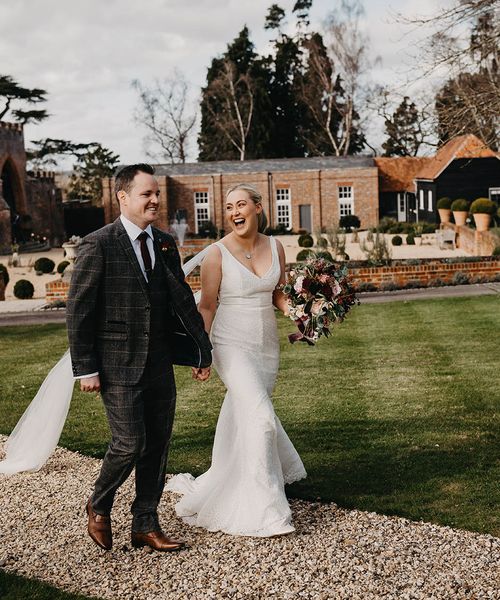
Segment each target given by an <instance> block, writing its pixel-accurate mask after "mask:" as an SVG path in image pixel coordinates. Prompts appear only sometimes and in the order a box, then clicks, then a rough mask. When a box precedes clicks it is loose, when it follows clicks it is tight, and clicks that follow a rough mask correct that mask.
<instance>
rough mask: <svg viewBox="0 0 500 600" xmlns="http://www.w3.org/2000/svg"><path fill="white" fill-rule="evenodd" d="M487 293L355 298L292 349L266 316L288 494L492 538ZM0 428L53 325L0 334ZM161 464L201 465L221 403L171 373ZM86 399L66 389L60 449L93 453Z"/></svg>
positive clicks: (98, 436) (91, 407) (51, 338)
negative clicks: (166, 447) (302, 473)
mask: <svg viewBox="0 0 500 600" xmlns="http://www.w3.org/2000/svg"><path fill="white" fill-rule="evenodd" d="M499 309H500V302H499V300H498V298H497V297H495V296H483V297H474V298H458V299H457V298H453V299H439V300H416V301H412V302H391V303H387V304H366V305H361V306H359V307H356V308H355V309H354V310H353V312H352V314H351V315H350V316H349V318H348V319H347V320H346V321H345V323H343V324H342V325H341V326H340V327H338V328H337V329H336V331H335V334H334V336H333V337H332V338H331V339H329V340H322V341H321V342H320V343H319V344H318V345H317V346H316V347H315V348H309V347H307V346H305V345H295V346H292V345H290V344H289V343H288V341H287V339H286V334H287V333H288V332H290V331H292V330H293V324H292V323H291V322H290V321H287V320H285V319H280V321H279V324H280V330H281V334H282V363H281V364H282V368H281V371H280V375H279V379H278V384H277V388H276V392H275V406H276V411H277V413H278V415H279V416H280V418H281V419H282V421H283V424H284V426H285V429H286V430H287V432H288V434H289V435H290V437H291V439H292V441H293V442H294V444H295V445H296V447H297V449H298V450H299V452H300V454H301V456H302V458H303V460H304V463H305V465H306V469H307V470H308V473H309V477H308V478H307V479H306V480H304V481H302V482H299V483H298V484H295V485H293V486H290V488H289V495H290V496H292V497H300V498H309V499H318V498H319V499H321V500H324V501H335V502H337V503H338V504H339V505H341V506H345V507H356V508H360V509H366V510H373V511H377V512H381V513H385V514H397V515H402V516H405V517H409V518H411V519H423V520H426V521H434V522H437V523H442V524H446V525H452V526H455V527H462V528H466V529H471V530H476V531H481V532H490V533H493V534H495V535H500V516H499V514H498V509H497V507H498V506H499V505H500V497H499V488H498V480H499V475H500V469H499V453H498V448H499V447H500V440H499V431H500V423H499V421H500V419H499V407H500V386H499V375H498V372H499V371H498V358H499V350H498V339H499V333H500V310H499ZM0 335H1V339H2V344H0V367H1V372H2V374H3V376H2V380H1V383H0V386H1V393H0V402H1V404H0V432H2V433H9V432H10V431H11V429H12V427H13V426H14V425H15V423H16V421H17V419H18V418H19V416H20V415H21V414H22V412H23V410H24V408H25V407H26V405H27V404H28V403H29V401H30V400H31V398H32V397H33V395H34V393H35V392H36V390H37V388H38V386H39V385H40V383H41V382H42V380H43V378H44V376H45V374H46V373H47V371H48V369H49V368H50V367H51V366H52V365H53V364H55V362H56V361H57V359H58V358H59V356H60V355H61V354H62V353H63V351H64V350H65V348H66V337H65V330H64V327H63V326H61V325H43V326H30V327H4V328H2V329H1V330H0ZM177 383H178V409H177V417H176V426H175V434H174V441H173V445H172V449H171V454H170V466H169V471H170V472H177V471H190V472H193V473H201V472H202V471H204V470H205V469H206V468H207V467H208V465H209V461H210V451H211V444H212V438H213V434H214V428H215V423H216V419H217V414H218V411H219V408H220V404H221V402H222V398H223V386H222V384H221V382H220V381H219V380H218V378H217V377H213V378H212V379H211V380H210V381H209V382H207V383H205V384H200V383H197V382H194V381H192V380H191V378H190V373H189V370H188V369H179V370H178V372H177ZM107 436H108V429H107V424H106V421H105V417H104V411H103V408H102V405H101V402H100V399H99V398H98V397H96V396H95V395H84V394H82V393H80V392H77V393H75V395H74V399H73V403H72V406H71V409H70V414H69V417H68V421H67V423H66V426H65V428H64V431H63V434H62V438H61V445H63V446H65V447H67V448H70V449H72V450H79V451H81V452H84V453H86V454H90V455H92V456H97V457H101V456H102V455H103V453H104V451H105V448H106V444H107Z"/></svg>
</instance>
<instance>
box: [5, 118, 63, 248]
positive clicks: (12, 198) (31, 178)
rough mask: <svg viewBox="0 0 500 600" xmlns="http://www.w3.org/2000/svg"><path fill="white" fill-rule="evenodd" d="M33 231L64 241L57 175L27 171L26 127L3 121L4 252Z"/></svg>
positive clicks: (28, 236)
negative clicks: (24, 132)
mask: <svg viewBox="0 0 500 600" xmlns="http://www.w3.org/2000/svg"><path fill="white" fill-rule="evenodd" d="M31 232H34V233H36V234H37V235H40V236H44V237H46V238H47V239H48V240H49V241H50V243H51V244H52V245H59V244H61V243H62V242H63V234H64V231H63V212H62V201H61V193H60V190H59V189H58V188H57V187H56V185H55V182H54V174H53V173H47V172H36V173H32V172H30V173H28V172H26V150H25V147H24V135H23V127H22V125H20V124H18V123H7V122H4V121H0V253H8V252H10V249H11V245H12V243H13V242H18V243H20V244H22V243H23V242H27V241H29V238H30V235H31Z"/></svg>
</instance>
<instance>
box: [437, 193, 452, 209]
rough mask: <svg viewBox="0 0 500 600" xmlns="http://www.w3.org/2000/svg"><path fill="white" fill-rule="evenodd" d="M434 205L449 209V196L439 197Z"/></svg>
mask: <svg viewBox="0 0 500 600" xmlns="http://www.w3.org/2000/svg"><path fill="white" fill-rule="evenodd" d="M436 206H437V208H444V209H450V208H451V198H448V196H444V198H439V200H438V201H437V205H436Z"/></svg>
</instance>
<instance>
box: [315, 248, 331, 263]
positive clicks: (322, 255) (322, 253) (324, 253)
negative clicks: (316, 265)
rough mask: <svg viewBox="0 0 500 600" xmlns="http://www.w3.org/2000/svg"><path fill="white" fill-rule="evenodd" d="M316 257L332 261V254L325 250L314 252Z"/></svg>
mask: <svg viewBox="0 0 500 600" xmlns="http://www.w3.org/2000/svg"><path fill="white" fill-rule="evenodd" d="M316 257H317V258H323V259H324V260H327V261H329V262H333V256H332V255H331V254H330V253H329V252H327V251H326V250H321V251H320V252H316Z"/></svg>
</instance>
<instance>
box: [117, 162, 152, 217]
mask: <svg viewBox="0 0 500 600" xmlns="http://www.w3.org/2000/svg"><path fill="white" fill-rule="evenodd" d="M118 197H119V200H120V210H121V212H122V214H123V215H124V216H125V217H126V218H127V219H128V220H129V221H132V223H135V224H136V225H137V226H138V227H140V228H141V229H145V228H146V227H147V226H148V225H150V224H151V223H154V222H155V221H156V220H157V219H158V217H159V216H160V212H159V211H160V189H159V187H158V182H157V181H156V179H155V178H154V177H153V175H150V174H149V173H142V172H139V173H137V175H136V176H135V177H134V180H133V182H132V185H131V187H130V190H129V192H128V193H127V192H125V191H121V192H119V196H118Z"/></svg>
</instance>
